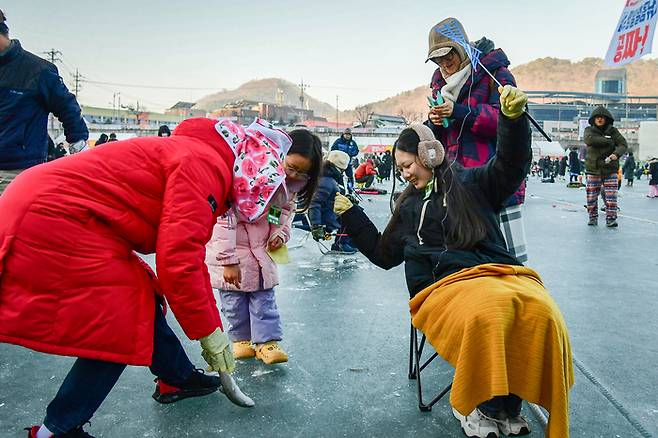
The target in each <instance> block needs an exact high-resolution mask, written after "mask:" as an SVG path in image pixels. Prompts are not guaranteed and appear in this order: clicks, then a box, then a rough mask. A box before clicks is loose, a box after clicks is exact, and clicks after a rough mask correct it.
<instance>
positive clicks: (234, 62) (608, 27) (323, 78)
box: [0, 0, 624, 110]
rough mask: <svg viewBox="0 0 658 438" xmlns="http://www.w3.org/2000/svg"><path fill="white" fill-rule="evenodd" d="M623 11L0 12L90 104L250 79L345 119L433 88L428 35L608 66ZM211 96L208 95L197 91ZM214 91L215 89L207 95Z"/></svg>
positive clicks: (483, 7) (386, 4) (58, 8)
mask: <svg viewBox="0 0 658 438" xmlns="http://www.w3.org/2000/svg"><path fill="white" fill-rule="evenodd" d="M623 5H624V0H599V1H597V2H586V1H582V0H552V1H548V2H547V1H534V0H525V1H508V0H500V1H484V0H474V1H470V2H466V1H456V0H455V1H452V2H447V1H439V0H436V1H413V0H412V1H406V2H404V1H388V0H380V1H356V0H353V1H343V0H332V1H316V2H313V1H310V0H308V1H297V0H294V1H278V2H277V1H258V0H254V1H250V2H246V1H244V2H243V1H231V2H226V1H201V0H191V1H154V0H132V1H124V0H112V1H104V2H99V1H79V0H70V1H65V0H24V1H13V2H10V3H9V4H7V3H5V4H3V5H2V6H0V7H1V8H2V9H3V10H4V11H5V14H6V15H7V16H8V24H9V26H10V36H11V37H13V38H18V39H20V41H21V43H22V45H23V46H24V47H25V48H26V49H28V50H30V51H32V52H35V53H40V52H44V51H46V50H49V49H51V48H55V49H56V50H59V51H61V52H62V58H63V61H64V64H58V67H59V68H60V72H61V74H62V77H63V78H64V80H65V82H66V83H67V84H69V85H71V84H72V81H71V76H70V73H69V71H71V70H73V71H74V69H76V68H77V69H79V70H80V73H81V74H83V75H85V77H87V78H88V79H90V80H95V81H102V82H113V83H119V84H136V85H151V86H175V87H183V88H185V87H189V88H186V89H176V90H165V89H154V88H150V89H149V88H137V87H126V86H119V85H100V84H89V83H86V84H84V88H83V90H82V92H81V93H80V95H79V100H80V101H81V103H83V104H90V105H99V106H111V103H112V94H113V92H120V93H121V99H122V103H134V102H135V100H136V99H137V98H139V99H140V104H141V105H145V106H146V107H147V108H148V109H150V110H162V109H164V108H166V107H169V106H171V105H173V104H174V103H175V102H176V101H178V100H196V99H198V98H200V97H202V96H203V95H206V94H209V93H211V92H212V89H221V88H228V89H231V88H236V87H238V86H239V85H240V84H242V83H244V82H246V81H248V80H250V79H262V78H267V77H281V78H284V79H287V80H290V81H293V82H295V83H299V82H300V81H301V79H302V78H303V79H304V82H305V83H308V84H309V88H308V89H307V92H308V93H309V94H310V95H311V96H313V97H316V98H318V99H321V100H323V101H325V102H328V103H330V104H332V105H335V103H336V95H338V96H339V99H338V102H339V107H340V108H341V109H348V108H353V107H354V106H355V105H358V104H363V103H367V102H371V101H374V100H378V99H381V98H384V97H388V96H391V95H393V94H397V93H399V92H402V91H405V90H408V89H411V88H414V87H417V86H418V85H422V84H424V83H427V82H428V81H429V77H430V76H431V73H432V71H433V67H432V66H431V65H430V64H424V60H425V56H426V54H427V35H428V31H429V29H430V28H431V26H432V25H434V24H435V23H437V22H439V21H440V20H442V19H443V18H445V17H449V16H453V17H455V18H458V19H459V20H460V21H461V22H462V23H463V24H464V27H465V28H466V31H467V33H468V36H469V38H470V39H471V40H476V39H479V38H480V37H482V36H487V37H488V38H490V39H492V40H494V42H495V43H496V46H498V47H501V48H503V49H504V50H505V52H506V53H507V55H508V57H509V58H510V60H511V62H512V66H514V65H519V64H523V63H525V62H528V61H531V60H533V59H535V58H538V57H545V56H553V57H559V58H566V59H570V60H573V61H578V60H581V59H583V58H585V57H590V56H595V57H603V56H604V55H605V51H606V49H607V47H608V44H609V42H610V38H611V36H612V33H613V30H614V26H615V25H616V23H617V21H618V19H619V16H620V14H621V10H622V8H623ZM195 88H204V89H195ZM205 88H207V89H205Z"/></svg>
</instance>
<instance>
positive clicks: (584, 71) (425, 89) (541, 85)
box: [341, 58, 658, 122]
mask: <svg viewBox="0 0 658 438" xmlns="http://www.w3.org/2000/svg"><path fill="white" fill-rule="evenodd" d="M602 68H603V59H601V58H585V59H583V60H582V61H579V62H571V61H569V60H566V59H558V58H540V59H536V60H534V61H532V62H529V63H527V64H522V65H519V66H517V67H512V73H513V74H514V77H515V78H516V80H517V83H518V85H519V87H521V88H523V89H524V90H552V91H583V92H592V93H593V92H594V79H595V77H596V73H597V72H598V71H599V70H600V69H602ZM626 68H627V77H628V93H629V94H631V95H654V96H656V95H658V60H648V61H644V60H639V61H636V62H634V63H632V64H630V65H628V66H627V67H626ZM428 83H429V78H428ZM428 94H429V86H427V85H422V86H420V87H417V88H414V89H413V90H409V91H405V92H403V93H400V94H398V95H396V96H393V97H389V98H387V99H384V100H381V101H378V102H373V103H371V104H367V105H365V106H369V107H370V108H372V111H374V112H381V113H384V114H396V115H403V116H405V117H407V119H408V120H409V121H412V122H413V121H419V115H420V114H422V116H421V119H422V120H424V119H425V117H426V113H427V100H426V96H427V95H428ZM343 114H344V115H342V116H341V118H343V119H345V117H347V118H349V117H352V118H353V119H356V118H357V117H356V116H355V112H354V111H346V112H344V113H343Z"/></svg>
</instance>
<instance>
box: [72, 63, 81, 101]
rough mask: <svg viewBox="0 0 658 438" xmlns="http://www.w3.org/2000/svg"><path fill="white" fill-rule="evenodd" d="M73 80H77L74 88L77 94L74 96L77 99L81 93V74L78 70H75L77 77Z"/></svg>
mask: <svg viewBox="0 0 658 438" xmlns="http://www.w3.org/2000/svg"><path fill="white" fill-rule="evenodd" d="M73 78H74V80H75V86H74V90H75V93H73V94H75V98H76V99H77V98H78V93H79V92H80V72H79V71H78V69H77V68H76V69H75V75H74V76H73Z"/></svg>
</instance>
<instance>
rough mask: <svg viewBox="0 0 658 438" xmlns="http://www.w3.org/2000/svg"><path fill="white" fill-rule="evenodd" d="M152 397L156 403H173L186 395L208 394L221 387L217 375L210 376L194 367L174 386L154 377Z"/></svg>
mask: <svg viewBox="0 0 658 438" xmlns="http://www.w3.org/2000/svg"><path fill="white" fill-rule="evenodd" d="M154 382H155V392H154V393H153V399H154V400H155V401H157V402H158V403H165V404H166V403H174V402H177V401H178V400H182V399H184V398H188V397H199V396H202V395H208V394H210V393H213V392H215V391H217V390H218V389H220V388H221V386H222V384H221V382H220V380H219V376H210V375H207V374H205V373H204V372H203V370H201V369H198V368H197V369H196V370H194V372H193V373H192V375H190V377H188V378H187V380H186V381H185V382H183V384H182V385H180V387H179V386H174V385H170V384H168V383H166V382H164V381H163V380H162V379H160V378H156V379H155V380H154Z"/></svg>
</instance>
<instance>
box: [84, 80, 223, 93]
mask: <svg viewBox="0 0 658 438" xmlns="http://www.w3.org/2000/svg"><path fill="white" fill-rule="evenodd" d="M84 82H87V83H90V84H98V85H113V86H115V87H132V88H154V89H160V90H204V91H205V90H221V89H222V87H174V86H168V85H138V84H124V83H119V82H105V81H92V80H90V79H85V80H84Z"/></svg>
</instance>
